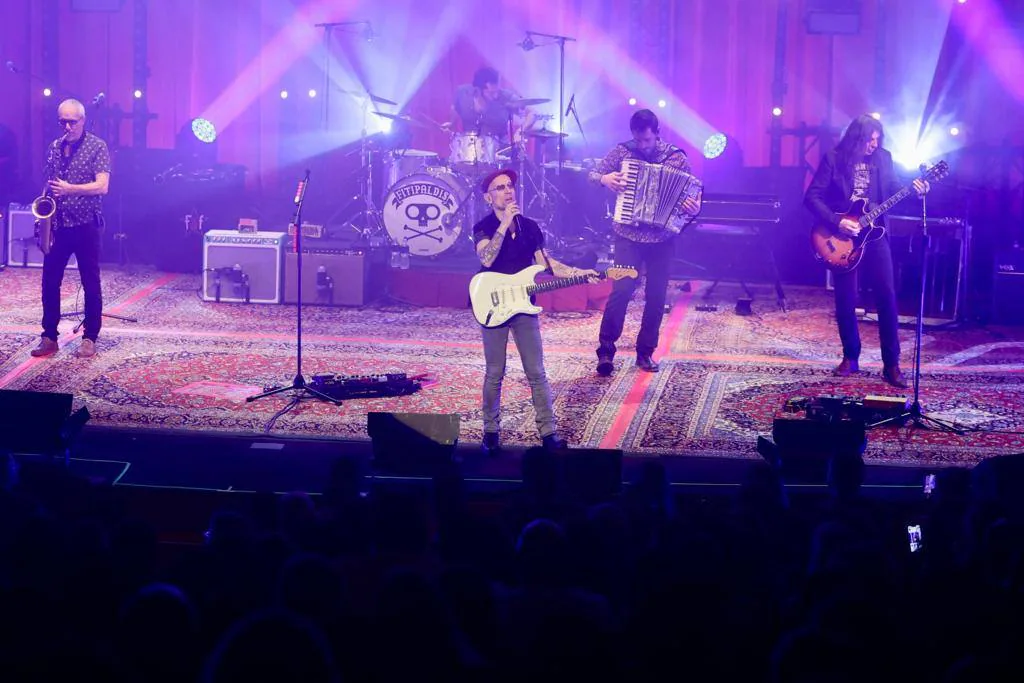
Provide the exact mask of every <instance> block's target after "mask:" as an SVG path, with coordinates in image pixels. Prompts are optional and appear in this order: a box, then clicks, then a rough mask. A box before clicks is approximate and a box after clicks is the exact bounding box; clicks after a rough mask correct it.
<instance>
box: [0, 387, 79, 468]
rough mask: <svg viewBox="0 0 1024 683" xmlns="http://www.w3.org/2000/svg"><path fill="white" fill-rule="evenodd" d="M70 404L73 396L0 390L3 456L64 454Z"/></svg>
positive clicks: (0, 437) (1, 449) (1, 446)
mask: <svg viewBox="0 0 1024 683" xmlns="http://www.w3.org/2000/svg"><path fill="white" fill-rule="evenodd" d="M71 402H72V396H71V394H57V393H49V392H43V391H13V390H10V389H0V453H3V452H8V453H55V452H58V451H60V450H62V449H63V443H64V440H63V438H62V436H61V429H62V428H63V427H64V425H65V424H66V423H67V420H68V417H70V416H71Z"/></svg>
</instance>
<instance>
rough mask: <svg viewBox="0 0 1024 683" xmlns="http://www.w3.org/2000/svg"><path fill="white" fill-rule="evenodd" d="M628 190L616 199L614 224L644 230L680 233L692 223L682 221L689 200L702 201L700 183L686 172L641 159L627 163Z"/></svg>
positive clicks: (625, 170)
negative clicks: (685, 205) (681, 216)
mask: <svg viewBox="0 0 1024 683" xmlns="http://www.w3.org/2000/svg"><path fill="white" fill-rule="evenodd" d="M620 170H621V172H622V174H623V176H625V181H626V189H625V190H623V191H621V192H619V194H618V196H617V197H616V199H615V213H614V214H613V218H612V219H613V220H614V221H615V222H616V223H621V224H623V225H631V226H635V227H640V228H643V226H644V225H650V226H655V227H657V228H661V229H664V230H669V231H670V232H674V233H679V232H680V230H682V228H683V226H684V225H685V224H686V223H687V222H689V221H688V220H683V221H680V220H678V218H677V217H678V215H679V214H680V213H681V211H682V204H683V202H684V201H685V200H686V199H687V198H693V199H699V198H700V194H701V190H702V188H703V186H702V184H701V182H700V180H699V179H698V178H697V177H696V176H694V175H692V174H690V173H687V172H686V171H683V170H680V169H678V168H674V167H672V166H667V165H665V164H651V163H648V162H646V161H641V160H640V159H623V160H622V166H621V168H620Z"/></svg>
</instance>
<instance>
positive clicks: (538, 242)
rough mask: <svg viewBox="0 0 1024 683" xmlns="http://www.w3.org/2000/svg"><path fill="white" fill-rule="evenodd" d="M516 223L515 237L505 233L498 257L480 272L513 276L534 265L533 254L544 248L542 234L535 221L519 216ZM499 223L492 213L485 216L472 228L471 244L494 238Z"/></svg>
mask: <svg viewBox="0 0 1024 683" xmlns="http://www.w3.org/2000/svg"><path fill="white" fill-rule="evenodd" d="M516 222H517V223H518V224H519V225H518V227H517V228H516V232H515V237H513V236H512V234H511V233H506V234H505V239H504V241H503V242H502V243H501V251H499V252H498V257H497V258H496V259H494V263H492V264H491V267H490V268H487V267H484V268H482V270H491V271H494V272H496V273H505V274H506V275H513V274H515V273H518V272H519V271H521V270H522V269H523V268H526V267H527V266H532V265H533V264H534V260H533V255H534V253H535V252H536V251H537V250H538V249H543V248H544V233H543V232H541V230H540V226H539V225H537V223H536V222H535V221H533V220H531V219H529V218H527V217H525V216H519V218H518V219H516ZM500 223H501V221H499V220H498V217H497V216H496V215H494V212H493V211H492V212H491V213H489V214H487V216H485V217H484V218H483V219H482V220H481V221H480V222H479V223H477V224H476V225H474V226H473V244H479V243H480V241H481V240H485V239H491V238H492V237H494V233H495V232H497V231H498V225H499V224H500Z"/></svg>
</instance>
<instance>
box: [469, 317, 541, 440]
mask: <svg viewBox="0 0 1024 683" xmlns="http://www.w3.org/2000/svg"><path fill="white" fill-rule="evenodd" d="M480 330H481V332H482V334H483V339H484V361H485V362H486V364H487V370H486V372H485V373H484V393H483V413H484V431H485V432H497V431H499V429H500V426H501V381H502V380H503V379H504V378H505V356H506V350H507V349H508V333H509V330H511V331H512V337H513V338H514V339H515V342H516V348H517V349H518V350H519V358H520V360H522V361H523V372H525V373H526V379H527V380H528V381H529V382H530V392H531V393H532V395H533V410H534V413H536V418H537V432H538V433H539V434H540V436H541V438H543V437H545V436H548V435H549V434H554V433H555V411H554V408H553V407H552V405H551V403H552V401H551V387H550V386H549V385H548V377H547V374H546V373H545V372H544V347H543V342H542V341H541V337H540V319H539V318H538V317H537V316H535V315H525V314H520V315H517V316H515V317H514V318H512V319H511V320H509V321H508V322H507V323H505V324H504V325H502V326H500V327H482V326H481V328H480Z"/></svg>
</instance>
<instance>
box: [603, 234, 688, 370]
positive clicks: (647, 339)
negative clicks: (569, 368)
mask: <svg viewBox="0 0 1024 683" xmlns="http://www.w3.org/2000/svg"><path fill="white" fill-rule="evenodd" d="M674 251H675V238H674V237H673V238H672V239H669V240H667V241H665V242H657V243H654V244H642V243H640V242H634V241H632V240H627V239H626V238H625V237H618V236H617V237H616V238H615V265H617V266H629V267H633V268H636V269H638V270H639V269H640V266H641V265H643V266H646V268H647V285H646V287H645V288H644V298H645V303H644V314H643V318H642V319H641V321H640V333H639V334H637V336H636V354H637V355H638V356H649V355H651V354H652V353H654V350H655V349H657V348H658V334H659V332H660V329H661V319H662V317H663V316H664V315H665V298H666V296H667V294H668V276H669V268H670V266H671V265H672V256H673V253H674ZM635 290H636V280H634V279H633V278H629V277H625V278H622V279H621V280H616V281H615V284H614V285H612V294H611V296H610V297H608V303H607V304H605V307H604V317H602V318H601V332H600V344H599V345H598V347H597V355H598V357H600V356H610V357H614V356H615V342H617V341H618V340H619V337H621V336H622V326H623V324H624V323H625V321H626V307H627V306H628V305H629V300H630V299H631V298H632V297H633V292H634V291H635Z"/></svg>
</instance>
